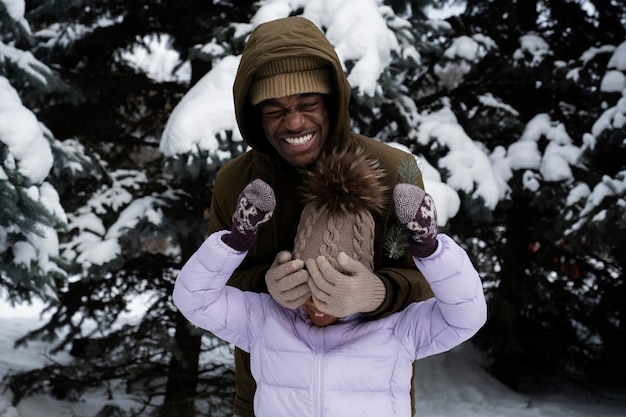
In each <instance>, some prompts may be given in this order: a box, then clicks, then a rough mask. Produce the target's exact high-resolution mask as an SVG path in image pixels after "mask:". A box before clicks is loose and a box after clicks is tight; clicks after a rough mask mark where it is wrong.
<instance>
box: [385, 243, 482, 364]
mask: <svg viewBox="0 0 626 417" xmlns="http://www.w3.org/2000/svg"><path fill="white" fill-rule="evenodd" d="M437 239H438V241H439V246H438V248H437V250H436V251H435V253H433V254H432V255H431V256H429V257H427V258H423V259H420V258H414V260H415V264H416V266H417V267H418V268H419V270H420V271H422V273H423V274H424V276H425V277H426V280H427V281H428V283H429V284H430V287H431V288H432V290H433V292H434V294H435V298H431V299H428V300H426V301H423V302H418V303H413V304H411V305H410V306H409V307H407V308H406V309H405V310H404V311H403V312H402V313H400V314H401V316H400V319H399V321H398V322H397V327H396V334H397V335H398V337H399V338H400V339H401V340H403V343H406V347H407V349H409V350H410V351H415V359H419V358H423V357H425V356H429V355H434V354H436V353H441V352H445V351H447V350H450V349H452V348H453V347H455V346H457V345H459V344H461V343H463V342H464V341H466V340H468V339H469V338H470V337H472V336H473V335H474V334H475V333H476V332H477V331H478V330H479V329H480V328H481V327H482V326H483V325H484V324H485V322H486V320H487V303H486V301H485V295H484V292H483V287H482V282H481V280H480V276H479V275H478V272H477V271H476V269H475V268H474V266H473V265H472V262H471V260H470V259H469V256H468V255H467V253H466V252H465V250H464V249H463V248H461V247H460V246H459V245H458V244H457V243H456V242H454V240H452V239H451V238H450V237H448V236H447V235H445V234H439V236H438V237H437Z"/></svg>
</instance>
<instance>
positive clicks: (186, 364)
mask: <svg viewBox="0 0 626 417" xmlns="http://www.w3.org/2000/svg"><path fill="white" fill-rule="evenodd" d="M174 339H175V341H176V347H177V350H178V354H174V355H173V356H172V360H171V362H170V366H169V372H168V379H167V386H166V389H165V399H164V401H163V406H162V407H161V409H160V410H159V413H158V415H159V416H160V417H171V416H177V417H195V415H196V411H195V407H194V399H195V398H196V388H197V384H198V367H199V364H198V361H199V358H200V344H201V336H200V335H194V334H192V333H191V329H190V326H189V322H188V321H187V319H185V317H183V315H182V314H180V312H177V313H176V333H175V335H174Z"/></svg>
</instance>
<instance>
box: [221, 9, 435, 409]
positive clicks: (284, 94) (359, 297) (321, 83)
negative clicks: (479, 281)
mask: <svg viewBox="0 0 626 417" xmlns="http://www.w3.org/2000/svg"><path fill="white" fill-rule="evenodd" d="M233 93H234V101H235V113H236V117H237V123H238V126H239V130H240V131H241V134H242V136H243V138H244V140H245V141H246V143H247V144H248V145H249V146H250V148H251V150H250V151H249V152H246V153H245V154H243V155H241V156H239V157H237V158H235V159H233V160H231V161H229V162H228V163H226V164H225V165H224V166H223V167H222V168H221V169H220V171H219V172H218V175H217V178H216V181H215V187H214V189H213V196H212V201H211V208H210V213H209V234H210V233H213V232H215V231H218V230H230V229H231V227H232V219H231V218H232V213H234V212H235V210H236V207H237V202H238V196H239V194H240V193H241V192H242V190H243V189H244V187H245V186H246V185H247V184H248V183H250V182H251V181H252V180H254V179H257V178H258V179H262V180H263V181H265V182H266V183H268V184H269V185H270V186H271V187H272V188H273V190H274V193H275V198H276V209H275V211H274V216H273V217H272V219H271V220H270V221H269V222H268V223H267V224H264V225H263V227H262V228H261V230H260V231H259V234H258V238H257V240H256V244H255V245H254V246H253V247H252V248H251V249H250V251H249V253H248V256H247V257H246V259H245V260H244V262H243V263H242V264H241V266H240V267H239V268H238V270H237V272H236V273H235V274H234V275H233V277H232V278H231V280H230V281H229V285H232V286H235V287H238V288H240V289H242V290H247V291H256V292H266V291H268V290H269V293H270V294H271V295H272V297H273V298H274V299H275V300H276V301H277V302H278V303H279V304H281V305H283V306H284V307H287V308H296V307H299V306H300V305H302V304H303V303H304V302H305V301H306V300H308V299H309V297H311V296H312V297H313V298H314V299H317V300H323V301H324V308H325V311H324V313H327V314H330V315H333V316H336V317H343V316H346V315H349V314H353V313H363V314H365V315H366V316H367V317H368V318H371V319H376V318H380V317H383V316H386V315H389V314H391V313H393V312H396V311H400V310H402V309H403V308H404V307H405V306H407V305H408V304H410V303H411V302H413V301H416V300H423V299H426V298H430V297H431V296H432V291H431V289H430V287H429V286H428V284H427V283H426V281H425V280H424V277H423V276H422V275H421V274H420V273H419V272H418V271H417V269H416V268H415V265H414V263H413V261H412V259H411V257H410V256H408V255H407V256H406V257H404V258H402V259H396V260H394V259H391V258H390V257H389V256H388V255H387V254H385V253H384V248H383V247H384V241H385V237H386V233H387V230H388V228H389V227H390V225H391V224H392V223H393V222H394V219H395V214H394V211H393V207H391V203H390V204H389V205H388V207H387V208H386V210H385V211H384V212H383V213H382V214H381V215H379V216H378V218H376V230H375V232H376V233H375V239H374V241H375V243H374V245H375V248H374V266H375V270H374V273H372V275H371V276H370V277H368V279H365V280H364V279H362V278H360V279H359V280H357V279H355V278H354V277H350V276H349V275H346V274H342V273H341V272H339V271H336V270H334V271H333V272H332V273H328V274H326V275H325V276H324V279H325V280H326V281H327V284H328V285H325V286H324V288H329V287H330V288H332V287H333V286H336V284H337V283H341V284H342V285H341V288H342V291H341V292H339V291H337V292H336V293H335V292H332V291H328V292H324V293H322V292H321V290H320V289H319V287H317V286H314V287H313V288H316V289H317V291H318V292H319V293H317V294H316V293H315V292H313V293H311V290H310V289H309V288H310V287H309V285H308V284H307V282H308V280H309V274H308V272H307V271H306V270H304V269H302V268H301V267H298V266H297V265H300V264H297V263H296V260H292V259H291V257H290V255H289V254H288V253H286V252H285V251H289V253H290V252H291V250H292V249H293V245H294V237H295V235H296V229H297V226H298V223H299V220H300V214H301V212H302V209H303V207H304V201H302V200H303V199H302V194H301V192H302V190H301V186H302V184H303V182H304V180H305V175H304V173H303V170H304V169H310V168H311V167H312V166H314V165H315V163H316V161H317V159H318V158H319V156H320V154H321V153H322V152H326V151H328V150H331V149H335V150H337V149H353V148H354V149H356V148H357V147H359V146H361V147H364V148H365V149H366V150H367V152H368V153H369V154H371V156H372V157H374V158H376V159H377V160H378V161H379V162H380V164H381V165H382V167H383V168H384V169H385V171H386V173H387V175H386V177H385V179H384V181H385V183H386V185H387V189H388V190H389V192H388V193H389V195H388V196H386V198H385V200H386V201H389V202H391V201H392V196H391V190H393V188H394V185H395V184H397V183H398V182H400V178H399V174H398V167H399V166H400V164H401V163H402V161H405V160H406V159H407V157H408V156H407V154H406V153H403V152H401V151H399V150H396V149H394V148H392V147H390V146H388V145H385V144H383V143H381V142H378V141H376V140H374V139H371V138H367V137H365V136H362V135H358V134H355V133H352V132H350V116H349V113H348V105H349V101H350V94H351V87H350V84H349V83H348V80H347V77H346V75H345V73H344V72H343V69H342V65H341V62H340V60H339V58H338V57H337V54H336V52H335V50H334V49H333V47H332V45H331V44H330V42H329V41H328V40H327V39H326V37H325V36H324V34H323V33H322V32H321V31H320V30H319V28H318V27H317V26H315V24H313V23H312V22H310V21H309V20H307V19H304V18H302V17H288V18H284V19H278V20H274V21H271V22H267V23H264V24H261V25H259V26H257V27H256V28H255V29H254V31H253V32H252V34H251V35H250V38H249V40H248V42H247V44H246V46H245V48H244V51H243V54H242V57H241V62H240V64H239V68H238V71H237V75H236V78H235V83H234V86H233ZM416 185H418V186H420V187H421V188H423V183H422V182H421V177H420V182H419V183H418V184H416ZM235 386H236V396H235V403H234V408H235V415H237V416H240V417H252V416H253V415H254V413H253V411H252V400H253V397H254V391H255V383H254V380H253V378H252V376H251V374H250V365H249V356H248V355H247V354H246V353H245V352H243V351H241V350H238V349H237V350H236V351H235Z"/></svg>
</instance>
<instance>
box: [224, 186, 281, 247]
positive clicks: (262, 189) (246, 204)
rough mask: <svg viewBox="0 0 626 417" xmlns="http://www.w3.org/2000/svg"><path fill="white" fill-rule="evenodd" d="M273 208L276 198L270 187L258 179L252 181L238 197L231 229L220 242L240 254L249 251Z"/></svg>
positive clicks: (270, 215)
mask: <svg viewBox="0 0 626 417" xmlns="http://www.w3.org/2000/svg"><path fill="white" fill-rule="evenodd" d="M274 207H276V197H274V190H272V187H270V186H269V185H267V184H266V183H265V182H263V181H261V180H259V179H257V180H254V181H252V182H251V183H250V184H248V185H246V188H244V189H243V191H242V192H241V194H240V195H239V200H238V203H237V209H236V210H235V213H234V214H233V228H232V230H231V232H230V234H224V235H222V241H223V242H224V243H226V244H227V245H228V246H230V247H231V248H233V249H235V250H238V251H240V252H243V251H248V250H250V248H251V247H252V245H254V241H255V240H256V236H257V234H258V233H259V228H260V227H261V225H262V224H263V223H265V222H266V221H268V220H269V219H270V218H271V217H272V214H273V213H274Z"/></svg>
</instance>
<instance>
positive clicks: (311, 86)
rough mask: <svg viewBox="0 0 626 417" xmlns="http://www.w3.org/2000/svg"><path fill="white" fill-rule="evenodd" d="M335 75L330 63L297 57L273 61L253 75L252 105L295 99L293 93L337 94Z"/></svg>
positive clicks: (251, 86) (250, 92) (251, 87)
mask: <svg viewBox="0 0 626 417" xmlns="http://www.w3.org/2000/svg"><path fill="white" fill-rule="evenodd" d="M333 85H334V84H333V81H332V72H331V70H330V67H329V66H328V63H327V62H326V61H324V60H322V59H319V58H313V57H307V56H305V57H294V58H285V59H283V60H279V61H273V62H270V63H268V64H266V65H265V66H263V67H262V68H261V69H259V70H258V71H257V72H256V73H255V74H254V76H253V79H252V84H250V91H249V94H250V102H251V103H252V105H255V106H256V105H257V104H259V103H260V102H262V101H265V100H268V99H271V98H279V97H286V96H291V95H293V94H304V93H320V94H331V93H333V92H334V87H333Z"/></svg>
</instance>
